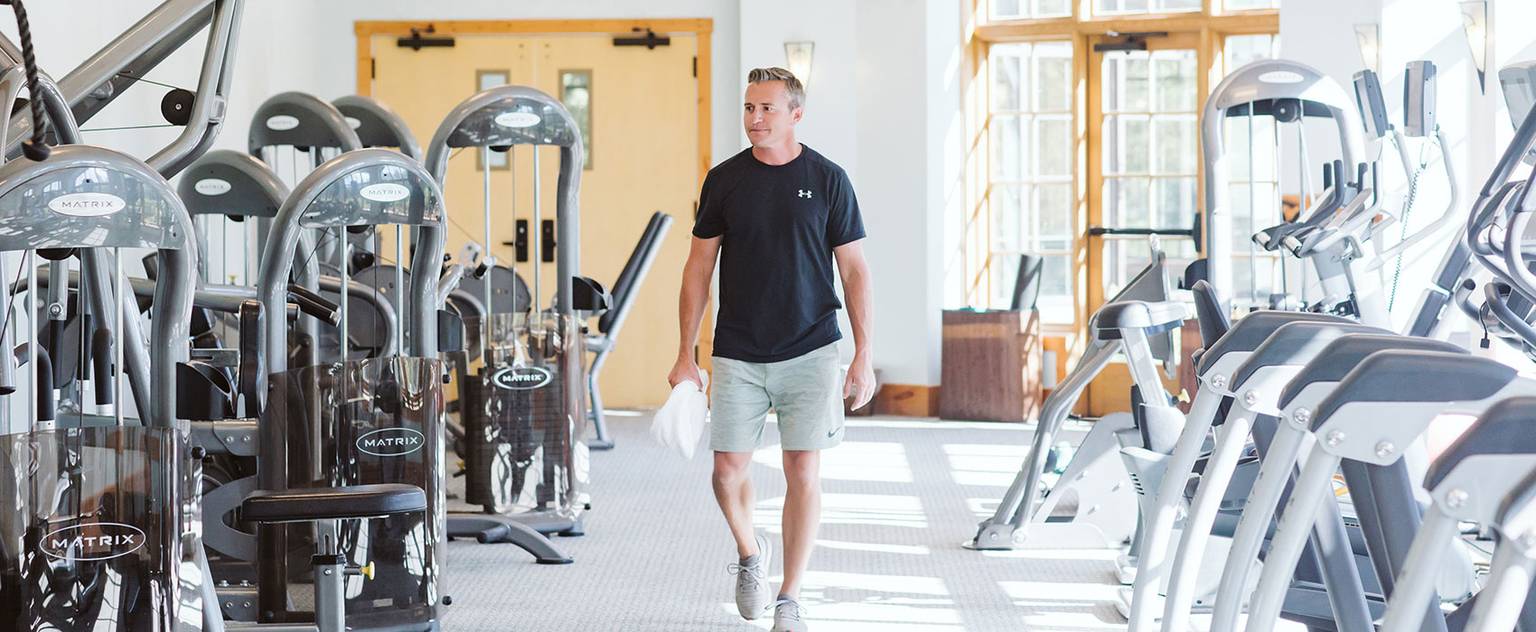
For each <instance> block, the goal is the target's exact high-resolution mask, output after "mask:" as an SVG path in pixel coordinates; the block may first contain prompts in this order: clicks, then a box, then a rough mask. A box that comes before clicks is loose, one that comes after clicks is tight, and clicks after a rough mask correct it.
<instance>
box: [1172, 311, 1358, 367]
mask: <svg viewBox="0 0 1536 632" xmlns="http://www.w3.org/2000/svg"><path fill="white" fill-rule="evenodd" d="M1299 322H1320V323H1339V324H1349V323H1353V322H1355V321H1352V320H1350V319H1348V318H1343V317H1339V316H1330V315H1328V314H1311V313H1306V312H1280V311H1259V312H1254V313H1252V314H1249V315H1247V316H1244V317H1242V318H1240V319H1238V321H1237V322H1236V323H1233V324H1232V328H1231V329H1230V330H1228V331H1227V333H1226V334H1225V335H1223V336H1222V337H1221V338H1218V339H1217V340H1216V344H1213V345H1209V346H1207V347H1206V348H1205V354H1204V355H1202V356H1201V357H1200V367H1199V369H1198V371H1197V372H1198V373H1199V374H1200V375H1202V376H1203V375H1205V372H1206V371H1209V370H1210V369H1211V367H1212V366H1214V365H1215V364H1216V361H1217V360H1218V359H1220V358H1221V357H1222V356H1223V355H1226V354H1228V353H1234V352H1243V351H1253V350H1254V349H1257V348H1259V345H1261V344H1264V341H1265V340H1268V339H1269V335H1270V334H1272V333H1275V330H1276V329H1279V328H1281V327H1282V326H1285V325H1288V324H1290V323H1299Z"/></svg>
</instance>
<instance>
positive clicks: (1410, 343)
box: [1280, 334, 1466, 407]
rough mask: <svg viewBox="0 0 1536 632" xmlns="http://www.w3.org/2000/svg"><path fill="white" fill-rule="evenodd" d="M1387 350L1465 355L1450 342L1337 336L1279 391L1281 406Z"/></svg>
mask: <svg viewBox="0 0 1536 632" xmlns="http://www.w3.org/2000/svg"><path fill="white" fill-rule="evenodd" d="M1388 349H1408V350H1415V351H1438V352H1441V353H1466V350H1465V349H1462V348H1461V347H1458V346H1456V345H1454V344H1451V343H1449V342H1444V341H1441V340H1431V339H1429V338H1411V337H1408V336H1398V335H1393V334H1348V335H1345V336H1340V337H1339V338H1338V339H1336V340H1334V341H1333V342H1330V343H1328V346H1326V347H1323V350H1322V351H1319V352H1318V353H1317V355H1316V356H1315V357H1313V358H1312V360H1311V361H1310V362H1308V363H1307V366H1306V368H1303V369H1302V370H1301V372H1300V373H1297V374H1296V377H1294V378H1291V381H1290V383H1288V384H1286V385H1285V389H1284V390H1282V391H1280V406H1281V407H1285V406H1289V405H1290V403H1291V400H1294V399H1296V396H1297V395H1299V394H1300V393H1301V391H1302V389H1305V388H1306V387H1308V386H1310V385H1312V384H1315V383H1317V382H1337V381H1339V380H1342V379H1344V376H1346V375H1349V372H1350V371H1353V370H1355V366H1356V365H1358V364H1360V362H1361V361H1362V360H1364V359H1366V358H1367V357H1369V356H1370V355H1371V354H1373V353H1376V352H1378V351H1386V350H1388Z"/></svg>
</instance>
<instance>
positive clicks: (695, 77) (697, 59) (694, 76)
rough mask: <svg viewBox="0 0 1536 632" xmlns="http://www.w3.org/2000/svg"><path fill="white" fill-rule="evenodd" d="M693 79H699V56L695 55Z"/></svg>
mask: <svg viewBox="0 0 1536 632" xmlns="http://www.w3.org/2000/svg"><path fill="white" fill-rule="evenodd" d="M693 78H694V79H698V78H699V56H698V55H694V56H693Z"/></svg>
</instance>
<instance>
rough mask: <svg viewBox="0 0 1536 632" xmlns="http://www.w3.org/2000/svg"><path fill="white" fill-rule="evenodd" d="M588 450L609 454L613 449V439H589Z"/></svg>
mask: <svg viewBox="0 0 1536 632" xmlns="http://www.w3.org/2000/svg"><path fill="white" fill-rule="evenodd" d="M587 448H588V449H591V450H597V451H599V452H607V451H609V450H612V449H613V440H612V439H588V440H587Z"/></svg>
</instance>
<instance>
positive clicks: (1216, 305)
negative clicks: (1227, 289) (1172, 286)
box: [1185, 264, 1232, 347]
mask: <svg viewBox="0 0 1536 632" xmlns="http://www.w3.org/2000/svg"><path fill="white" fill-rule="evenodd" d="M1190 267H1191V268H1193V267H1194V264H1190ZM1185 280H1186V281H1188V280H1189V272H1188V270H1187V269H1186V271H1185ZM1189 291H1190V292H1191V293H1192V294H1194V295H1195V318H1196V319H1197V320H1198V321H1199V322H1200V346H1201V347H1210V346H1211V345H1213V344H1216V341H1217V340H1220V339H1221V337H1222V336H1225V335H1227V331H1228V330H1230V329H1232V317H1231V315H1229V314H1228V313H1227V310H1226V309H1225V308H1223V307H1222V302H1221V297H1220V296H1219V295H1217V293H1216V288H1214V287H1211V284H1210V283H1209V282H1208V281H1206V280H1205V279H1200V280H1199V281H1195V283H1194V285H1191V286H1190V287H1189Z"/></svg>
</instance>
